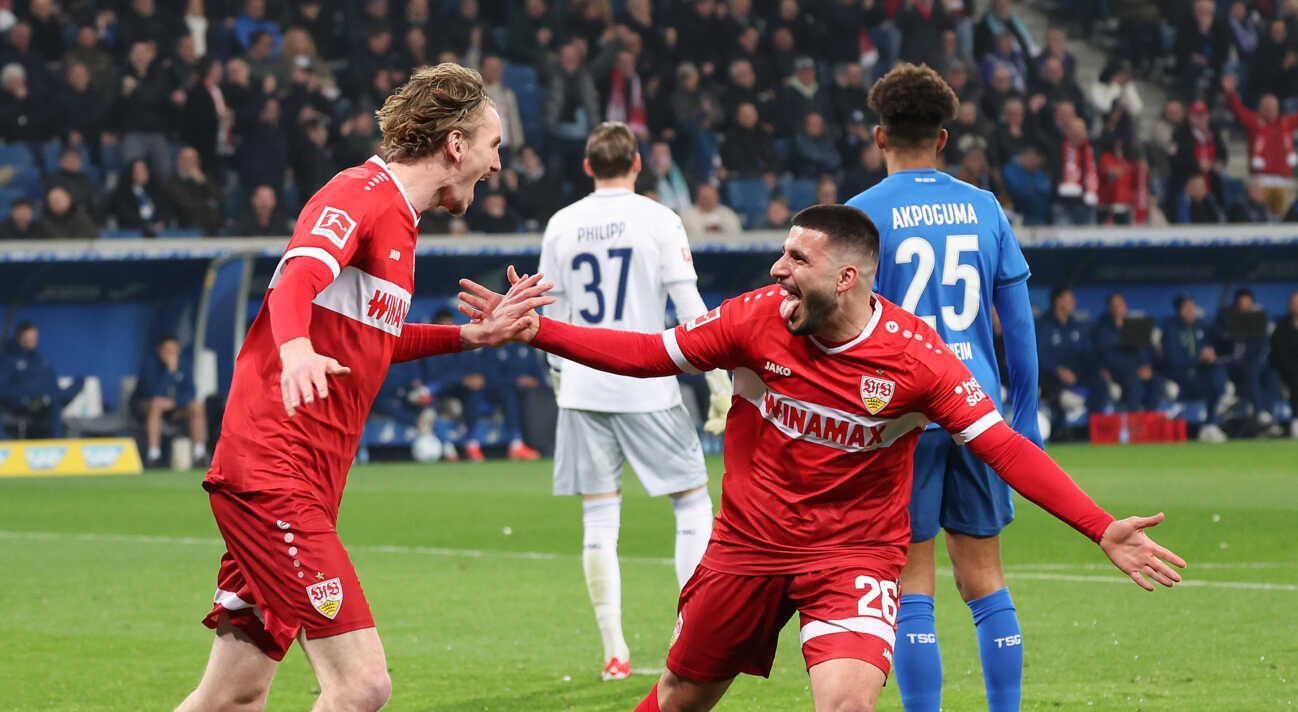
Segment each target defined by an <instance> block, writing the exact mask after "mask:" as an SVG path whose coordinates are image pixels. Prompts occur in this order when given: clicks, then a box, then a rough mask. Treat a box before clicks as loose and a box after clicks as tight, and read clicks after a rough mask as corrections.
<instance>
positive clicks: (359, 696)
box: [354, 670, 392, 712]
mask: <svg viewBox="0 0 1298 712" xmlns="http://www.w3.org/2000/svg"><path fill="white" fill-rule="evenodd" d="M354 693H355V697H356V707H355V709H356V710H358V712H373V711H375V710H380V709H382V708H383V705H386V704H387V703H388V699H389V698H390V697H392V678H391V676H389V675H388V671H387V670H378V671H376V672H374V673H371V674H369V675H367V676H366V677H365V679H363V680H361V681H359V682H358V684H357V685H356V687H355V689H354Z"/></svg>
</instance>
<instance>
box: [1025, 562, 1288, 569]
mask: <svg viewBox="0 0 1298 712" xmlns="http://www.w3.org/2000/svg"><path fill="white" fill-rule="evenodd" d="M1191 566H1192V567H1193V568H1196V569H1292V568H1294V567H1298V561H1208V562H1194V563H1193V564H1191ZM1111 567H1112V565H1111V564H1058V563H1054V564H1015V565H1013V566H1007V567H1005V570H1006V571H1049V570H1056V571H1074V570H1076V569H1089V570H1094V571H1107V570H1108V569H1110V568H1111Z"/></svg>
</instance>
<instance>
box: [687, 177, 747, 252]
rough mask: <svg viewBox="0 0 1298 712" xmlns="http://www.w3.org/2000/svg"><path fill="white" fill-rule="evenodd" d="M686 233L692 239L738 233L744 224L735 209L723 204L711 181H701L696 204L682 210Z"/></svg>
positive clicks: (695, 197) (696, 190)
mask: <svg viewBox="0 0 1298 712" xmlns="http://www.w3.org/2000/svg"><path fill="white" fill-rule="evenodd" d="M681 222H682V223H683V224H684V225H685V234H686V235H687V236H688V237H689V238H690V239H691V240H701V239H704V238H707V237H708V236H709V235H736V234H738V233H740V232H743V229H744V228H743V224H742V222H743V221H741V220H740V219H739V215H738V214H737V213H735V211H733V210H731V209H730V208H728V207H726V206H725V205H722V204H721V195H720V194H719V193H718V192H717V187H716V186H715V185H712V184H711V183H700V184H699V187H698V188H697V189H695V191H694V204H693V205H691V206H689V207H688V208H685V209H684V210H683V211H681Z"/></svg>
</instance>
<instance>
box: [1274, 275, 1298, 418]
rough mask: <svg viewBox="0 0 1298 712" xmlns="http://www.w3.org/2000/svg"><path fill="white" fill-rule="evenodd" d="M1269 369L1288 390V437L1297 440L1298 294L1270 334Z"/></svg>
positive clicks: (1294, 296) (1296, 293) (1290, 296)
mask: <svg viewBox="0 0 1298 712" xmlns="http://www.w3.org/2000/svg"><path fill="white" fill-rule="evenodd" d="M1271 367H1272V368H1274V369H1275V370H1276V373H1278V374H1279V375H1280V380H1281V381H1283V382H1284V384H1285V387H1286V388H1288V389H1289V408H1290V411H1291V413H1292V416H1293V420H1291V421H1290V422H1289V435H1290V436H1291V437H1294V438H1298V292H1294V293H1293V294H1290V295H1289V311H1288V312H1286V313H1285V314H1284V315H1282V316H1281V317H1280V318H1279V319H1277V320H1276V324H1275V331H1272V332H1271Z"/></svg>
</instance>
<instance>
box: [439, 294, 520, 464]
mask: <svg viewBox="0 0 1298 712" xmlns="http://www.w3.org/2000/svg"><path fill="white" fill-rule="evenodd" d="M448 316H449V314H448ZM504 360H505V359H503V358H501V356H500V354H498V353H497V352H496V350H495V349H492V350H491V351H490V352H488V351H487V350H483V349H478V350H475V351H465V352H462V353H458V354H451V355H449V356H447V357H444V358H443V359H442V360H441V361H439V363H438V365H439V368H438V372H439V376H440V380H439V382H438V387H437V391H438V393H439V394H445V395H447V396H451V397H454V398H456V399H458V400H459V401H460V402H461V404H462V405H463V416H464V423H465V425H466V426H467V428H468V434H467V437H466V438H465V440H464V442H463V445H464V456H465V457H466V458H468V459H469V460H470V461H472V462H482V461H483V460H485V459H486V456H485V455H484V454H483V452H482V443H481V438H482V437H483V436H484V435H485V431H484V428H483V426H484V425H485V421H486V420H487V419H488V418H490V417H491V416H492V414H493V413H494V412H495V411H496V410H497V409H499V410H500V413H501V415H502V416H503V419H504V427H505V432H506V437H507V438H508V440H509V450H508V453H509V457H510V458H511V459H527V460H532V459H536V456H535V455H533V453H535V452H536V451H535V450H532V449H531V448H529V447H528V446H527V444H526V443H524V442H523V438H522V423H521V411H520V408H519V403H518V392H517V390H516V387H517V386H518V385H519V383H518V381H519V380H520V379H522V375H521V374H518V375H515V374H513V373H511V372H510V369H507V368H504V367H502V362H503V361H504ZM538 372H539V367H538ZM532 379H535V380H537V383H538V385H539V379H537V377H536V376H534V375H533V376H532Z"/></svg>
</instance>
